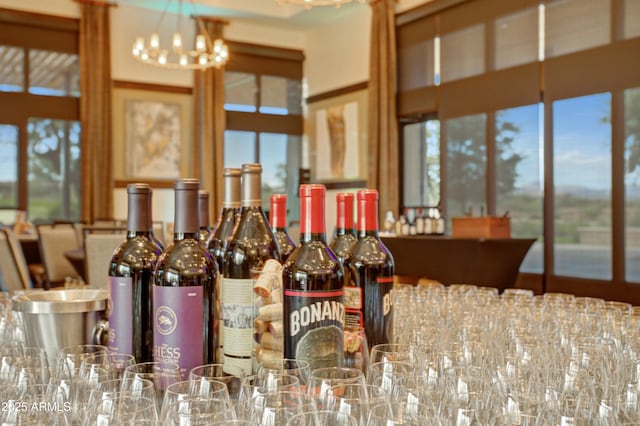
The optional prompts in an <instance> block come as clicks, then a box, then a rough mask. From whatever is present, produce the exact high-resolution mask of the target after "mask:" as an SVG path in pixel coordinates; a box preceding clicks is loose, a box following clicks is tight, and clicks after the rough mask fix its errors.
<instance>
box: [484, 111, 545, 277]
mask: <svg viewBox="0 0 640 426" xmlns="http://www.w3.org/2000/svg"><path fill="white" fill-rule="evenodd" d="M541 118H542V106H541V105H527V106H522V107H516V108H509V109H503V110H501V111H498V112H497V113H496V126H495V127H496V129H495V140H496V213H497V215H498V216H502V215H505V214H508V215H509V217H511V235H512V236H513V237H514V238H536V242H535V243H534V244H533V247H531V249H530V250H529V252H528V253H527V256H526V257H525V259H524V261H523V262H522V266H521V267H520V270H521V271H523V272H535V273H541V272H542V271H543V221H542V214H543V210H542V207H543V191H544V186H543V184H544V170H543V167H544V166H543V164H542V160H543V158H544V156H543V143H542V139H541V137H540V136H541V132H540V130H539V129H540V127H541V126H540V124H541Z"/></svg>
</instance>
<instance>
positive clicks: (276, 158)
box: [260, 133, 299, 217]
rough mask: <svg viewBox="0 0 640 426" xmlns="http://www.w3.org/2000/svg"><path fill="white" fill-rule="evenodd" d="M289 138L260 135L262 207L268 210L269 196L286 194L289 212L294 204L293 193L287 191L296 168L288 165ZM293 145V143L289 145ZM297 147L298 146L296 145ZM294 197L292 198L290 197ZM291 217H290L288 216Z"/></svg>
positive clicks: (273, 134) (274, 134)
mask: <svg viewBox="0 0 640 426" xmlns="http://www.w3.org/2000/svg"><path fill="white" fill-rule="evenodd" d="M289 145H290V144H289V136H288V135H283V134H276V133H260V163H261V164H262V205H263V206H265V210H268V209H269V197H270V196H271V194H287V196H288V205H287V209H288V210H289V211H290V210H291V207H292V205H294V204H296V202H297V198H295V192H294V193H293V194H291V193H290V192H291V191H289V189H290V188H289V186H290V185H289V178H291V179H294V178H295V175H296V171H297V167H296V168H295V169H293V167H290V166H294V164H295V163H296V162H295V160H294V164H291V165H290V164H288V161H287V160H288V147H289ZM291 145H294V143H291ZM297 145H298V146H299V144H297ZM292 195H294V197H292ZM289 217H291V215H289Z"/></svg>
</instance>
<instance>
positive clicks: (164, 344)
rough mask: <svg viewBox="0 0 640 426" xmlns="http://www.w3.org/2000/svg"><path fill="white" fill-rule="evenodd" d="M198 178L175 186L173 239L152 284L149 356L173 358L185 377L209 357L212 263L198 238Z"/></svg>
mask: <svg viewBox="0 0 640 426" xmlns="http://www.w3.org/2000/svg"><path fill="white" fill-rule="evenodd" d="M198 187H199V182H198V180H197V179H180V180H178V181H176V183H175V185H174V191H175V219H174V236H173V243H172V244H171V245H169V246H168V247H167V249H166V250H165V251H164V253H162V255H161V256H160V258H159V259H158V263H157V265H156V269H155V273H154V286H153V310H154V333H153V340H154V342H153V343H154V346H153V359H154V361H165V362H175V363H177V364H178V365H179V366H180V371H181V372H182V375H183V378H184V379H185V380H186V378H187V377H188V373H189V371H190V370H191V369H192V368H193V367H195V366H198V365H202V364H206V363H211V362H213V356H214V353H215V352H214V348H215V329H214V324H213V320H214V312H213V307H214V303H215V300H214V283H215V279H216V275H217V268H216V263H215V261H214V260H213V258H212V257H211V255H210V254H209V252H208V251H207V250H206V249H205V248H204V247H202V245H201V244H200V242H199V241H198V240H197V233H198Z"/></svg>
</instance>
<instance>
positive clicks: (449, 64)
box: [440, 24, 485, 82]
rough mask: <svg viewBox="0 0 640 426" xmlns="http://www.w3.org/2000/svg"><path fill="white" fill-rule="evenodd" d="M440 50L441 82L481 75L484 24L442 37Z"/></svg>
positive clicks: (483, 67) (482, 69) (483, 68)
mask: <svg viewBox="0 0 640 426" xmlns="http://www.w3.org/2000/svg"><path fill="white" fill-rule="evenodd" d="M441 49H442V50H441V56H442V57H441V69H440V72H441V76H442V81H443V82H445V81H451V80H457V79H459V78H464V77H470V76H472V75H477V74H481V73H483V72H484V70H485V65H484V24H478V25H474V26H473V27H469V28H465V29H463V30H460V31H456V32H453V33H450V34H445V35H443V36H442V39H441Z"/></svg>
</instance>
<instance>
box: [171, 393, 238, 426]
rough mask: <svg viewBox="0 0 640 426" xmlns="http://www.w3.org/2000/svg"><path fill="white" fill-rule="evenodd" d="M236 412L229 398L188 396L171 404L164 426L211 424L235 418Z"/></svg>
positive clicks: (204, 425)
mask: <svg viewBox="0 0 640 426" xmlns="http://www.w3.org/2000/svg"><path fill="white" fill-rule="evenodd" d="M234 419H236V414H235V411H234V409H233V406H232V405H231V402H229V401H228V400H221V399H210V398H197V397H187V398H184V399H180V400H177V401H174V402H172V403H171V404H169V405H168V406H167V407H166V409H165V413H164V418H163V419H162V423H161V424H162V425H163V426H187V425H188V426H210V425H211V424H213V423H215V422H218V421H226V420H234Z"/></svg>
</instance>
